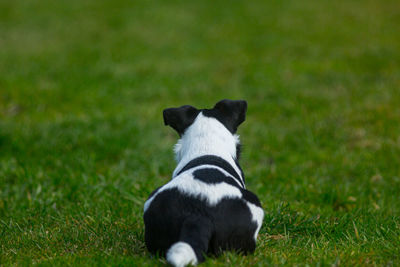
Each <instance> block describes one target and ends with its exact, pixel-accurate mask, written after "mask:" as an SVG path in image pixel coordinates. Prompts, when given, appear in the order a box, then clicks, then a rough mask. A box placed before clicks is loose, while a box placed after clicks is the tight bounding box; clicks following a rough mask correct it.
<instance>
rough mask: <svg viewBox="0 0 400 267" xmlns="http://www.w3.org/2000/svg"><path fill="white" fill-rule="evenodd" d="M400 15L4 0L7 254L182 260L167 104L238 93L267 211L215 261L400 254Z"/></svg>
mask: <svg viewBox="0 0 400 267" xmlns="http://www.w3.org/2000/svg"><path fill="white" fill-rule="evenodd" d="M399 29H400V3H399V2H398V1H397V0H393V1H392V0H385V1H378V0H366V1H361V0H351V1H325V0H322V1H316V0H306V1H290V0H284V1H276V0H273V1H258V0H255V1H220V0H216V1H127V0H114V1H94V0H81V1H77V0H71V1H50V0H15V1H6V0H0V265H3V264H4V265H12V264H18V265H25V264H26V265H30V264H35V263H38V264H40V265H51V266H54V265H66V264H67V265H134V266H154V265H164V264H165V260H163V259H160V258H157V257H155V258H152V257H150V255H149V254H148V253H147V252H146V249H145V247H144V242H143V227H144V226H143V222H142V215H143V213H142V208H143V204H144V201H145V200H146V198H147V196H148V195H149V193H150V192H151V191H152V190H153V189H155V188H156V187H157V186H160V185H162V184H164V183H166V182H167V181H168V180H169V179H170V176H171V173H172V171H173V169H174V166H175V163H174V161H173V154H172V146H173V144H174V143H175V142H176V140H177V135H176V134H175V133H174V132H173V130H171V129H169V128H167V127H165V126H164V125H163V121H162V115H161V114H162V110H163V109H164V108H167V107H172V106H180V105H183V104H190V105H193V106H196V107H198V108H210V107H212V106H213V105H214V104H215V103H216V102H217V101H218V100H220V99H223V98H229V99H246V100H247V101H248V105H249V108H248V113H247V120H246V122H245V123H244V124H243V125H242V126H241V128H240V129H239V134H240V135H241V139H242V143H243V144H244V152H243V157H242V160H241V164H242V167H243V169H244V172H245V174H246V177H247V179H246V180H247V187H248V188H249V189H250V190H252V191H253V192H255V193H256V194H257V195H258V196H259V197H260V199H261V201H262V204H263V207H264V208H265V211H266V217H265V221H264V225H263V227H262V229H261V232H260V236H259V241H258V244H259V246H258V248H257V250H256V252H255V254H254V255H250V256H246V257H244V256H241V255H239V256H238V255H235V254H233V253H226V254H224V255H223V256H221V257H220V258H217V259H213V258H210V259H208V260H207V262H206V263H205V264H204V266H232V265H243V266H249V265H256V266H265V265H306V264H309V265H322V266H327V265H335V266H337V265H349V266H350V265H351V266H354V265H397V264H399V262H400V261H399V260H400V259H399V254H400V250H399V247H400V214H399V211H400V208H399V204H400V164H399V163H400V134H399V133H400V105H399V103H400V91H399V88H400V34H399Z"/></svg>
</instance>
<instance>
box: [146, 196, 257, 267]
mask: <svg viewBox="0 0 400 267" xmlns="http://www.w3.org/2000/svg"><path fill="white" fill-rule="evenodd" d="M242 190H243V192H248V191H247V190H245V189H242ZM244 195H246V196H247V195H248V194H247V193H245V194H244ZM249 196H250V198H253V196H255V195H253V194H251V193H249ZM256 202H258V203H259V201H258V199H257V201H256ZM251 218H252V216H251V213H250V211H249V209H248V207H247V205H246V203H245V202H244V201H243V200H242V199H232V198H224V199H222V200H221V201H220V202H219V203H218V204H217V205H216V206H214V207H210V206H209V205H208V204H207V202H206V201H205V200H201V199H198V198H194V197H191V196H187V195H185V194H182V193H181V192H179V191H178V189H169V190H166V191H163V192H161V193H160V194H158V195H157V197H156V198H155V199H154V200H153V202H152V204H151V208H149V209H148V210H147V211H146V212H145V214H144V223H145V225H146V228H145V242H146V245H147V248H148V249H149V251H150V252H151V253H160V254H161V255H165V253H166V251H167V250H168V249H169V248H170V247H171V246H172V245H173V244H174V243H176V242H178V241H184V242H186V243H188V244H190V246H192V248H193V249H194V251H195V252H196V256H197V258H198V260H199V262H201V261H203V260H204V256H203V255H202V254H201V253H199V251H203V252H207V253H211V254H214V255H218V254H219V253H220V252H222V251H224V250H234V251H238V252H243V253H245V254H246V253H249V252H253V251H254V249H255V245H256V244H255V240H254V238H253V234H254V231H255V229H256V228H257V225H256V224H255V223H254V222H252V220H251Z"/></svg>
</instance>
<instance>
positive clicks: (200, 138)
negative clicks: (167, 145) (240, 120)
mask: <svg viewBox="0 0 400 267" xmlns="http://www.w3.org/2000/svg"><path fill="white" fill-rule="evenodd" d="M239 142H240V140H239V136H238V135H236V134H234V135H232V133H231V132H230V131H229V130H228V129H226V128H225V126H224V125H223V124H222V123H221V122H219V121H218V120H217V119H215V118H211V117H206V116H204V115H203V114H202V113H200V114H199V115H198V116H197V118H196V119H195V121H194V122H193V124H192V125H190V126H189V127H188V128H187V129H186V131H185V133H184V134H183V136H182V137H181V138H180V139H179V140H178V143H177V144H176V145H175V147H174V152H175V159H176V161H177V162H178V166H177V167H176V169H175V170H174V173H173V177H175V176H176V175H177V174H178V173H179V171H180V170H181V169H182V168H184V166H185V165H186V164H188V163H189V161H191V160H193V159H195V158H198V157H201V156H204V155H214V156H218V157H221V158H222V159H224V160H226V161H227V162H228V163H229V164H230V165H231V166H232V167H233V168H234V170H235V171H236V173H237V174H238V175H239V176H240V178H241V179H242V180H243V177H242V176H241V172H240V170H239V168H238V167H237V165H236V163H235V160H234V159H236V145H237V144H238V143H239Z"/></svg>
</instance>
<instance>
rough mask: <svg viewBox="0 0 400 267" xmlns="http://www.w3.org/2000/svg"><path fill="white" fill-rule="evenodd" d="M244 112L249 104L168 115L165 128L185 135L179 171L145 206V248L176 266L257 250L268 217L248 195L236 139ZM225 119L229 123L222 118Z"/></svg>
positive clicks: (224, 104)
mask: <svg viewBox="0 0 400 267" xmlns="http://www.w3.org/2000/svg"><path fill="white" fill-rule="evenodd" d="M245 111H246V105H245V102H244V104H243V101H230V100H224V101H221V102H219V103H217V105H216V106H215V107H214V109H211V110H197V109H194V108H193V107H190V106H183V107H181V108H177V109H167V110H165V111H164V120H165V123H166V124H167V125H170V126H172V127H173V128H174V129H175V130H177V131H178V133H179V134H180V135H181V139H180V140H179V142H178V144H177V146H176V148H175V152H176V156H177V161H178V166H177V168H176V169H175V171H174V175H173V179H172V180H171V181H170V182H169V183H167V184H166V185H164V186H162V187H160V188H159V189H157V190H155V191H154V192H153V193H152V194H151V195H150V197H149V199H148V200H147V201H146V203H145V208H144V210H145V212H144V222H145V242H146V246H147V248H148V249H149V251H150V252H152V253H160V254H163V255H166V256H167V260H168V262H170V263H171V264H173V265H175V266H184V265H187V264H196V263H198V262H201V261H203V260H204V254H205V253H212V254H218V253H220V252H221V251H223V250H235V251H241V252H243V253H248V252H252V251H254V249H255V245H256V238H257V234H258V231H259V229H260V227H261V223H262V219H263V215H264V213H263V211H262V208H261V205H260V202H259V200H258V198H257V196H256V195H254V194H253V193H251V192H250V191H248V190H246V189H245V185H244V176H243V173H242V171H241V168H240V166H239V164H238V148H239V139H238V137H237V136H236V135H235V134H234V133H235V132H236V129H237V126H238V125H239V124H240V123H241V122H242V121H243V120H244V114H245ZM225 113H227V114H225ZM210 114H211V115H215V114H216V116H209V115H210ZM221 114H223V115H224V114H225V115H226V116H229V118H228V119H229V120H228V121H226V120H224V118H223V117H222V118H221V117H219V118H218V116H221ZM232 116H236V119H235V120H233V119H231V118H230V117H232ZM182 123H183V124H185V125H184V126H182V125H180V124H182Z"/></svg>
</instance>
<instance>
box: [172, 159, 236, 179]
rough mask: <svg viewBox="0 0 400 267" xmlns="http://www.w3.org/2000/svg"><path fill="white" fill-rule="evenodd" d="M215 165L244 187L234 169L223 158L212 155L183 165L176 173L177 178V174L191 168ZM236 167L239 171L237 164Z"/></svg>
mask: <svg viewBox="0 0 400 267" xmlns="http://www.w3.org/2000/svg"><path fill="white" fill-rule="evenodd" d="M206 164H207V165H215V166H218V167H220V168H222V169H224V170H225V171H227V172H228V173H229V174H231V175H232V176H233V177H234V178H235V179H236V180H237V181H238V182H239V183H240V184H241V185H242V187H244V182H243V181H242V179H240V176H239V174H238V173H237V172H236V171H235V169H234V168H233V167H232V166H231V165H230V164H229V163H228V162H227V161H226V160H224V159H223V158H221V157H217V156H213V155H205V156H202V157H198V158H195V159H194V160H191V161H189V163H188V164H186V165H185V167H183V168H182V170H180V171H179V172H178V173H177V176H178V175H179V174H181V173H182V172H184V171H187V170H189V169H191V168H194V167H197V166H201V165H206ZM236 165H237V166H238V168H239V169H240V166H239V164H238V163H237V164H236ZM240 170H241V169H240ZM242 177H243V180H244V176H243V175H242Z"/></svg>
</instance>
